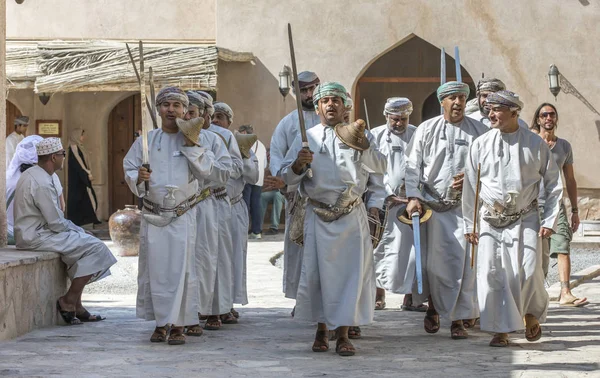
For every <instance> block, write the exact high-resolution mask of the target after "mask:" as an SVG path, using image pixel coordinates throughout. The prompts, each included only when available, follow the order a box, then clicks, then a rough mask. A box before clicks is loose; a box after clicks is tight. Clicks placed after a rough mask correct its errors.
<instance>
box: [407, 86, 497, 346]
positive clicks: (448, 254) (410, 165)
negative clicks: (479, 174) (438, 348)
mask: <svg viewBox="0 0 600 378" xmlns="http://www.w3.org/2000/svg"><path fill="white" fill-rule="evenodd" d="M468 95H469V86H468V85H466V84H464V83H459V82H456V81H451V82H448V83H446V84H444V85H441V86H440V87H439V88H438V90H437V96H438V100H439V101H440V103H441V104H442V107H443V109H444V114H443V115H441V116H439V117H435V118H432V119H430V120H427V121H425V122H423V123H422V124H421V125H420V126H419V127H418V128H417V130H416V131H415V133H414V135H413V138H412V140H411V142H410V144H409V145H408V148H407V150H406V156H407V160H406V177H405V182H406V195H407V197H408V198H409V199H410V201H409V203H408V205H407V213H408V214H412V213H413V212H414V211H419V212H420V213H422V209H421V201H423V202H425V203H427V204H428V205H429V206H430V207H431V208H432V210H433V215H432V217H431V219H429V220H428V221H427V223H426V224H425V225H426V226H425V228H426V234H427V236H426V239H425V246H424V248H423V247H422V251H421V252H422V253H423V254H424V255H425V259H426V270H427V280H428V282H429V291H430V297H429V309H428V310H427V312H426V314H425V319H424V328H425V331H426V332H427V333H436V332H438V331H439V328H440V315H441V316H443V317H445V318H448V319H449V320H450V321H452V325H451V327H450V333H451V337H452V339H465V338H467V336H468V333H467V331H466V329H465V325H464V323H466V324H468V325H469V326H470V325H471V324H473V323H474V320H473V319H475V318H477V317H478V316H479V310H478V309H477V298H476V294H475V274H474V272H473V271H472V270H471V268H470V258H469V254H468V253H467V245H466V241H465V238H464V232H463V221H462V208H461V206H460V198H461V190H462V182H463V177H464V169H465V163H466V160H467V154H468V152H469V146H470V145H471V143H472V142H473V140H475V139H476V138H477V137H479V136H480V135H482V134H483V133H485V132H486V131H488V128H487V127H486V126H485V125H484V124H482V123H481V122H478V121H475V120H474V119H472V118H469V117H465V116H464V109H465V103H466V100H467V97H468Z"/></svg>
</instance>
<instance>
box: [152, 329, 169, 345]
mask: <svg viewBox="0 0 600 378" xmlns="http://www.w3.org/2000/svg"><path fill="white" fill-rule="evenodd" d="M164 341H167V327H156V328H154V333H153V334H152V336H150V342H152V343H161V342H164Z"/></svg>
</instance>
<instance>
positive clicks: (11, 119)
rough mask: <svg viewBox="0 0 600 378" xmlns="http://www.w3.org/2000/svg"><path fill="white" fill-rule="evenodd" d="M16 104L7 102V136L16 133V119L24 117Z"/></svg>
mask: <svg viewBox="0 0 600 378" xmlns="http://www.w3.org/2000/svg"><path fill="white" fill-rule="evenodd" d="M22 115H23V114H21V111H20V110H19V108H17V107H16V105H15V104H13V103H12V102H10V101H8V100H6V136H9V135H10V134H11V133H12V132H13V131H15V118H18V117H20V116H22Z"/></svg>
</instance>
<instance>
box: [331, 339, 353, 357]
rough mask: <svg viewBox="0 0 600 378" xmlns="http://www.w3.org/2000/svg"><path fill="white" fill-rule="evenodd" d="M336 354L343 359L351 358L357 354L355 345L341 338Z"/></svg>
mask: <svg viewBox="0 0 600 378" xmlns="http://www.w3.org/2000/svg"><path fill="white" fill-rule="evenodd" d="M335 353H337V354H339V355H340V356H342V357H350V356H354V355H355V354H356V349H354V345H352V343H351V342H350V340H348V339H341V338H340V339H338V340H337V342H336V344H335Z"/></svg>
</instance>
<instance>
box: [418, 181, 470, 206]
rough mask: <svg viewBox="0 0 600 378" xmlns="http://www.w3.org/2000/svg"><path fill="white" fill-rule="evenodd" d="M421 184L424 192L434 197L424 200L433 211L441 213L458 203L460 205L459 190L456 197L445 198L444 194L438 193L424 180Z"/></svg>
mask: <svg viewBox="0 0 600 378" xmlns="http://www.w3.org/2000/svg"><path fill="white" fill-rule="evenodd" d="M421 186H422V187H423V189H424V190H425V193H427V194H429V195H430V196H431V197H433V198H435V200H434V201H424V202H425V203H426V204H427V205H428V206H429V207H431V209H432V210H433V211H436V212H438V213H443V212H445V211H448V210H452V209H454V208H455V207H457V206H458V205H460V200H461V198H460V193H461V192H460V191H457V193H458V196H457V197H456V198H454V199H446V198H445V197H444V196H442V195H440V194H439V193H438V192H437V191H436V190H435V189H433V188H431V187H430V186H429V185H427V184H425V183H424V182H422V183H421Z"/></svg>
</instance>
